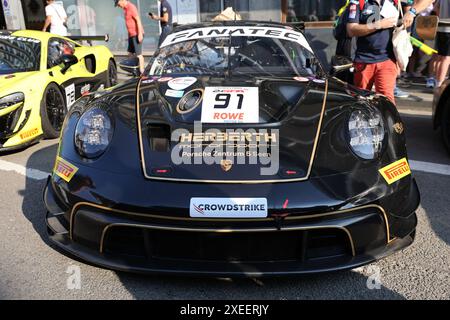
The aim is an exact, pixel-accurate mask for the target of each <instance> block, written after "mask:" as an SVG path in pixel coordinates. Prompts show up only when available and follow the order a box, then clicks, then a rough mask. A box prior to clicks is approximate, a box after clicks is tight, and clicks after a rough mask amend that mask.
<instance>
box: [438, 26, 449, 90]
mask: <svg viewBox="0 0 450 320" xmlns="http://www.w3.org/2000/svg"><path fill="white" fill-rule="evenodd" d="M437 37H438V40H437V44H438V48H437V49H438V52H439V56H440V57H439V63H438V65H437V74H436V80H437V86H438V87H440V86H441V85H442V83H443V82H444V81H445V78H446V77H447V73H448V68H449V66H450V33H443V32H439V33H438V35H437Z"/></svg>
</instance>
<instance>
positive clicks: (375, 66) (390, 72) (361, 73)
mask: <svg viewBox="0 0 450 320" xmlns="http://www.w3.org/2000/svg"><path fill="white" fill-rule="evenodd" d="M397 75H398V69H397V63H395V62H394V61H392V60H387V61H384V62H378V63H372V64H366V63H360V62H355V86H357V87H359V88H362V89H366V90H372V87H373V85H374V84H375V92H376V93H379V94H382V95H385V96H386V97H387V98H388V99H389V100H391V101H392V102H393V103H394V104H395V97H394V88H395V84H396V82H397Z"/></svg>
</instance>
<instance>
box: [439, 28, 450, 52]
mask: <svg viewBox="0 0 450 320" xmlns="http://www.w3.org/2000/svg"><path fill="white" fill-rule="evenodd" d="M436 47H437V51H438V54H439V55H440V56H445V57H449V56H450V33H446V32H438V33H437V36H436Z"/></svg>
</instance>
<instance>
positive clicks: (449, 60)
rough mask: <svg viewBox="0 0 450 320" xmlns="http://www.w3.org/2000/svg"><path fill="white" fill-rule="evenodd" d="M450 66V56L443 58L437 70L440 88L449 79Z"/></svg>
mask: <svg viewBox="0 0 450 320" xmlns="http://www.w3.org/2000/svg"><path fill="white" fill-rule="evenodd" d="M449 66H450V56H441V57H440V62H439V65H438V69H437V77H436V80H437V86H438V87H440V86H441V85H442V83H443V82H444V81H445V78H446V77H447V73H448V68H449Z"/></svg>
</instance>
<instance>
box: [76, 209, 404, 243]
mask: <svg viewBox="0 0 450 320" xmlns="http://www.w3.org/2000/svg"><path fill="white" fill-rule="evenodd" d="M82 206H87V207H93V208H97V209H101V210H104V211H108V212H114V213H120V214H125V215H131V216H136V217H145V218H154V219H161V220H169V221H217V222H233V221H234V222H236V221H239V222H252V221H255V222H262V221H273V219H272V218H257V219H214V218H212V219H197V218H195V219H194V218H180V217H168V216H161V215H152V214H145V213H135V212H129V211H124V210H117V209H112V208H108V207H104V206H101V205H98V204H94V203H89V202H79V203H77V204H75V205H74V206H73V208H72V210H71V212H70V226H69V236H70V239H72V240H73V225H74V219H75V215H76V212H77V211H78V209H79V208H80V207H82ZM368 208H374V209H377V210H379V211H380V212H381V214H382V216H383V219H384V222H385V227H386V243H387V244H389V243H390V242H392V241H394V240H395V238H394V239H391V238H390V231H389V221H388V218H387V214H386V211H385V210H384V209H383V207H381V206H379V205H375V204H370V205H365V206H361V207H356V208H351V209H344V210H338V211H333V212H327V213H318V214H312V215H305V216H296V217H286V218H285V220H288V221H296V220H304V219H313V218H320V217H327V216H333V215H337V214H343V213H349V212H354V211H359V210H364V209H368ZM219 230H220V229H219Z"/></svg>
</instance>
